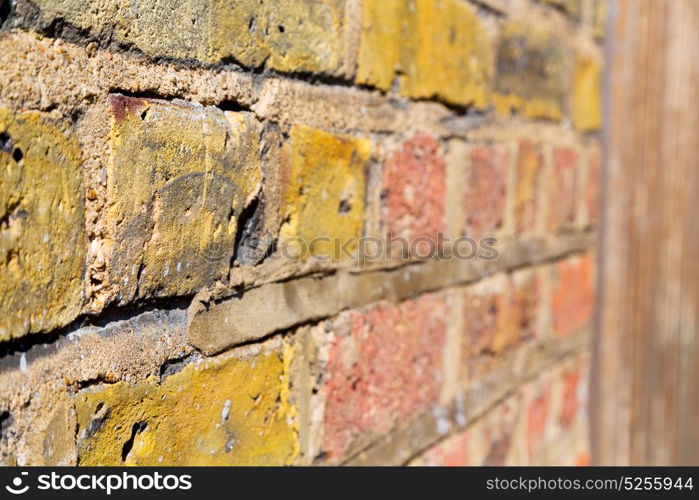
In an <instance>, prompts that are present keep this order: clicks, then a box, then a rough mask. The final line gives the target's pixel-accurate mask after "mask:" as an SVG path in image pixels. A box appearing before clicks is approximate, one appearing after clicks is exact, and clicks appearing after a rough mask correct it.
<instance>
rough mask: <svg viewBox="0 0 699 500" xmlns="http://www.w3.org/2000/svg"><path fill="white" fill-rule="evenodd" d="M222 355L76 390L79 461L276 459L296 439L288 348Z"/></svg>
mask: <svg viewBox="0 0 699 500" xmlns="http://www.w3.org/2000/svg"><path fill="white" fill-rule="evenodd" d="M284 351H286V352H284V354H282V352H280V351H279V350H277V349H275V350H272V351H271V352H265V351H264V350H263V352H260V353H256V354H250V355H248V356H244V357H240V358H238V357H234V356H232V355H228V356H225V357H221V358H213V359H207V360H205V361H201V362H198V363H193V364H188V365H186V366H185V367H184V368H182V370H181V371H179V372H177V373H175V374H173V375H170V376H168V377H166V378H164V380H158V378H156V377H150V378H148V379H146V380H143V381H140V382H137V383H136V384H135V385H130V384H128V383H125V382H118V383H116V384H113V385H107V386H98V387H96V388H90V389H87V390H84V391H82V392H81V393H79V394H78V395H77V396H76V398H75V401H76V408H77V414H78V450H79V459H80V463H81V464H82V465H123V464H127V465H154V464H158V465H252V464H254V465H282V464H288V463H291V462H292V461H293V459H294V457H295V456H296V454H297V449H298V444H297V438H296V430H295V424H294V422H293V415H294V412H295V410H294V407H292V406H291V405H290V403H289V399H288V398H289V392H288V375H287V373H286V368H285V367H286V366H288V360H286V359H284V357H285V356H291V355H292V353H291V352H290V350H289V349H288V348H287V349H284Z"/></svg>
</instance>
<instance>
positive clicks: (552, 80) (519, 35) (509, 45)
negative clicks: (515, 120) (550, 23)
mask: <svg viewBox="0 0 699 500" xmlns="http://www.w3.org/2000/svg"><path fill="white" fill-rule="evenodd" d="M569 52H570V51H569V48H568V46H567V44H566V42H565V41H564V40H562V39H561V38H560V37H558V36H556V35H554V34H553V33H549V32H547V31H544V30H540V29H537V28H535V27H532V26H527V25H520V24H512V23H511V24H508V25H506V26H505V27H504V28H503V30H502V34H501V37H500V42H499V44H498V51H497V57H496V67H497V75H496V79H495V93H494V94H493V103H494V104H495V109H496V110H497V111H498V112H499V113H501V114H505V115H506V114H509V113H510V112H511V111H512V110H516V111H520V112H521V113H523V114H524V115H525V116H527V117H529V118H551V119H560V118H561V117H562V116H563V110H564V106H565V101H566V95H567V90H568V87H569V84H570V73H571V68H570V63H569V57H568V55H569Z"/></svg>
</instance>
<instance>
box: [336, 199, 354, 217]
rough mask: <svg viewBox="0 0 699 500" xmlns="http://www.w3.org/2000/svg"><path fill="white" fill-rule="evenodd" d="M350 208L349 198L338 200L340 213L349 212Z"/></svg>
mask: <svg viewBox="0 0 699 500" xmlns="http://www.w3.org/2000/svg"><path fill="white" fill-rule="evenodd" d="M350 210H352V204H351V203H350V201H349V200H340V206H339V207H338V210H337V211H338V212H339V213H341V214H346V213H349V211H350Z"/></svg>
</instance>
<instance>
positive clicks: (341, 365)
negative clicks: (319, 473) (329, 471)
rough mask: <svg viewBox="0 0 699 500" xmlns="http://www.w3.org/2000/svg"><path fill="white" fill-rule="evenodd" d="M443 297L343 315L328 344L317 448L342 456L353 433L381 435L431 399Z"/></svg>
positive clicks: (438, 373)
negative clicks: (344, 321) (320, 437)
mask: <svg viewBox="0 0 699 500" xmlns="http://www.w3.org/2000/svg"><path fill="white" fill-rule="evenodd" d="M446 314H447V307H446V305H445V300H444V296H443V295H426V296H422V297H420V298H418V299H415V300H410V301H407V302H404V303H402V304H400V305H399V306H394V305H390V304H387V303H383V302H382V303H380V304H379V305H377V306H376V307H374V308H373V309H370V310H369V311H351V312H349V313H345V314H344V317H345V318H346V319H347V320H348V322H347V327H346V328H345V331H337V332H336V337H335V339H334V341H333V344H332V345H331V347H330V351H329V358H328V366H327V375H328V378H327V382H326V385H325V388H324V393H325V397H326V405H325V416H324V433H323V448H324V451H325V452H326V453H327V456H328V458H329V459H331V460H332V459H334V458H338V457H340V456H342V455H344V454H345V453H346V452H347V451H348V449H349V447H350V446H351V445H352V442H353V440H354V439H355V438H357V437H359V436H362V435H364V434H367V433H373V432H375V433H385V432H387V431H388V430H389V429H390V428H391V427H392V426H393V425H394V424H396V423H398V424H401V423H404V422H406V421H408V420H410V419H411V418H412V417H414V416H416V415H417V414H419V413H420V412H422V411H423V410H426V409H428V408H430V407H431V406H432V405H433V404H435V403H436V402H437V401H438V398H439V393H440V389H441V385H442V379H443V374H442V356H443V348H444V343H445V340H446V325H447V319H446Z"/></svg>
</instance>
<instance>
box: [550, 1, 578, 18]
mask: <svg viewBox="0 0 699 500" xmlns="http://www.w3.org/2000/svg"><path fill="white" fill-rule="evenodd" d="M544 2H546V3H547V4H550V5H552V6H554V7H557V8H558V9H560V10H562V11H563V12H565V13H566V14H568V15H569V16H570V17H572V18H573V19H576V20H578V19H580V16H581V14H582V0H544Z"/></svg>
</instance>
